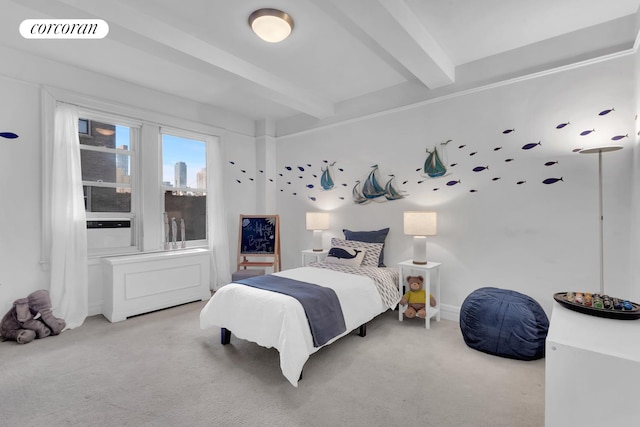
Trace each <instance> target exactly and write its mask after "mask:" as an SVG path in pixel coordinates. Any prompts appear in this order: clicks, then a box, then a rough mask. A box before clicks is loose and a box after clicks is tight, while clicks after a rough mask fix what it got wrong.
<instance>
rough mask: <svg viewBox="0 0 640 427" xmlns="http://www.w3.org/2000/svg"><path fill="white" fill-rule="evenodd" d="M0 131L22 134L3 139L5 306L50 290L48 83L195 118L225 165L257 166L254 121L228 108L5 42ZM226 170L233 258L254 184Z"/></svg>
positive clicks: (93, 300) (1, 305) (94, 300)
mask: <svg viewBox="0 0 640 427" xmlns="http://www.w3.org/2000/svg"><path fill="white" fill-rule="evenodd" d="M0 55H1V56H2V57H3V61H2V62H0V94H2V102H0V132H14V133H16V134H18V135H19V137H18V138H17V139H14V140H9V139H4V138H0V171H1V172H0V173H1V177H2V179H0V225H1V226H2V227H3V229H4V231H3V232H2V238H0V312H1V313H5V312H6V311H7V310H8V309H9V308H10V306H11V303H12V302H13V301H14V300H15V299H17V298H22V297H25V296H26V295H28V294H29V293H30V292H32V291H34V290H37V289H41V288H44V289H48V288H49V275H48V271H46V269H47V266H46V264H43V263H41V249H40V247H41V239H42V230H41V221H42V219H41V209H42V202H41V198H42V188H41V187H42V175H41V161H42V159H41V157H42V147H41V141H42V131H41V123H42V120H41V101H40V96H41V95H40V88H41V86H42V85H47V86H48V87H55V88H59V89H65V90H69V91H73V92H76V93H80V94H84V95H87V96H92V97H95V99H98V100H101V101H104V102H110V103H116V104H118V105H122V106H125V107H127V108H131V109H132V110H139V111H145V112H159V113H161V114H164V115H167V116H168V117H172V118H174V119H175V120H176V122H178V123H182V121H183V120H184V121H191V122H196V123H202V124H206V125H209V126H214V127H217V128H219V129H220V132H219V136H220V138H221V143H222V144H221V152H222V156H223V158H224V160H223V164H228V162H229V160H230V159H238V158H241V159H242V161H243V164H245V165H246V167H247V168H249V169H255V153H256V149H255V137H254V122H253V120H249V119H247V118H243V117H239V116H237V115H233V114H231V113H228V112H224V111H218V110H215V109H212V108H210V107H205V106H203V105H200V104H197V103H194V102H191V101H187V100H184V99H181V98H177V97H174V96H169V95H166V94H162V93H159V92H155V91H150V90H148V89H145V88H143V87H140V86H136V85H131V84H127V83H124V82H121V81H118V80H115V79H110V78H107V77H105V76H102V75H98V74H95V73H90V72H87V71H84V70H80V69H75V68H71V67H67V66H63V65H61V64H58V63H56V62H53V61H48V60H44V59H42V58H37V57H33V56H29V55H23V54H20V53H18V52H16V51H13V50H10V49H6V48H4V47H1V46H0ZM230 179H235V177H233V176H227V175H224V181H225V182H224V183H223V187H224V188H225V195H224V197H225V202H226V205H227V207H228V210H227V216H226V218H224V220H225V221H226V222H227V226H228V230H229V236H230V243H231V246H232V247H231V251H230V255H229V257H230V260H231V261H232V262H233V263H235V247H236V245H237V241H236V240H235V236H236V235H237V227H238V225H237V218H238V215H239V214H240V213H247V212H254V211H255V209H256V193H255V189H250V188H246V189H245V191H243V192H237V191H233V188H232V187H230V183H229V182H228V180H230ZM101 287H102V270H101V268H100V263H99V260H98V259H92V260H90V261H89V313H90V314H98V313H100V312H101V304H102V290H101Z"/></svg>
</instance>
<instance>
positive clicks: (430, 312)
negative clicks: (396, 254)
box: [398, 260, 440, 329]
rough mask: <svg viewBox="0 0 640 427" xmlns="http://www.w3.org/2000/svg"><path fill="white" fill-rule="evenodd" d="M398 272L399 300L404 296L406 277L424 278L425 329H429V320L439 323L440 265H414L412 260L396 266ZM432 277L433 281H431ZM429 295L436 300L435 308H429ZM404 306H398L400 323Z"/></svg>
mask: <svg viewBox="0 0 640 427" xmlns="http://www.w3.org/2000/svg"><path fill="white" fill-rule="evenodd" d="M398 269H399V270H400V277H399V279H398V280H399V282H398V292H400V298H402V296H403V295H404V291H403V290H404V286H405V279H406V278H407V276H422V277H424V290H425V291H427V301H426V303H427V306H426V310H427V317H426V318H425V319H424V320H425V327H426V328H427V329H430V328H431V325H430V320H431V318H432V317H435V318H436V320H437V321H438V322H439V321H440V263H439V262H432V261H429V262H428V263H426V264H414V263H413V261H412V260H407V261H402V262H401V263H399V264H398ZM431 275H433V276H434V277H433V280H431V279H432V278H431ZM429 295H433V297H434V298H435V299H436V306H435V307H431V306H430V305H429ZM405 309H406V305H402V306H401V305H398V320H400V321H401V322H402V320H403V318H404V310H405Z"/></svg>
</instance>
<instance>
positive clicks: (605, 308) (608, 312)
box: [553, 292, 640, 320]
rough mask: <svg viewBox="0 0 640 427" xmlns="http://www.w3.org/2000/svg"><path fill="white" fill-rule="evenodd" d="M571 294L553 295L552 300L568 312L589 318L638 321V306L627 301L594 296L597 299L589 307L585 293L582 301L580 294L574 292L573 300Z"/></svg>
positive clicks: (639, 308)
mask: <svg viewBox="0 0 640 427" xmlns="http://www.w3.org/2000/svg"><path fill="white" fill-rule="evenodd" d="M571 294H573V292H559V293H556V294H554V295H553V298H554V299H555V300H556V301H557V302H558V303H560V304H561V305H563V306H564V307H566V308H568V309H570V310H573V311H577V312H580V313H583V314H589V315H591V316H598V317H606V318H610V319H620V320H634V319H640V305H638V304H636V303H634V302H631V301H629V300H621V299H619V298H615V297H610V296H609V295H600V294H594V295H597V297H596V298H593V300H592V303H591V305H589V302H588V298H587V293H585V297H584V299H583V298H579V297H578V296H579V295H582V293H580V292H576V293H575V297H574V298H571Z"/></svg>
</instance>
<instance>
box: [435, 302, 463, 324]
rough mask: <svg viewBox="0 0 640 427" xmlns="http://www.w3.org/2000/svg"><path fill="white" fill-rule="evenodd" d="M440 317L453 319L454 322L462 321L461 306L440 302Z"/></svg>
mask: <svg viewBox="0 0 640 427" xmlns="http://www.w3.org/2000/svg"><path fill="white" fill-rule="evenodd" d="M440 318H441V319H445V320H451V321H453V322H459V321H460V307H456V306H453V305H448V304H440Z"/></svg>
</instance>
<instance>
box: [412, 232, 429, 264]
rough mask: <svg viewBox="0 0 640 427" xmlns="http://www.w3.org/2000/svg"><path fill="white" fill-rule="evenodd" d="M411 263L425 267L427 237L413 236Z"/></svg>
mask: <svg viewBox="0 0 640 427" xmlns="http://www.w3.org/2000/svg"><path fill="white" fill-rule="evenodd" d="M413 263H414V264H416V265H425V264H426V263H427V237H426V236H413Z"/></svg>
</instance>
